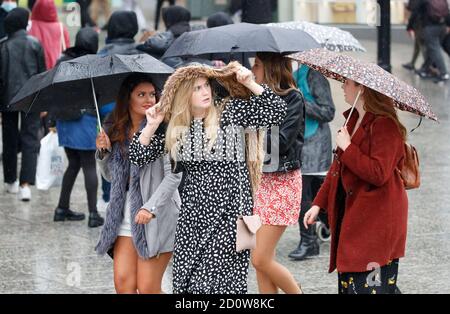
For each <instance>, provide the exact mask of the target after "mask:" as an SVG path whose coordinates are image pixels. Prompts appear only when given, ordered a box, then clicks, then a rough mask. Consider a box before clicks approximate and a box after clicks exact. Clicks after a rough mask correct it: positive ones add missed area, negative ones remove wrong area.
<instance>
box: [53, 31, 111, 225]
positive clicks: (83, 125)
mask: <svg viewBox="0 0 450 314" xmlns="http://www.w3.org/2000/svg"><path fill="white" fill-rule="evenodd" d="M97 50H98V34H97V32H96V31H95V30H94V29H92V28H90V27H86V28H82V29H80V31H79V32H78V33H77V36H76V40H75V46H74V47H71V48H69V49H67V50H66V51H64V54H63V56H62V57H61V58H60V59H59V61H58V63H59V62H62V61H68V60H72V59H74V58H78V57H81V56H84V55H87V54H95V53H96V52H97ZM55 117H56V118H57V122H56V128H57V130H58V140H59V145H60V146H63V147H64V151H65V152H66V155H67V159H68V161H69V165H68V167H67V169H66V172H65V173H64V177H63V181H62V187H61V192H60V195H59V203H58V207H57V208H56V209H55V214H54V218H53V220H54V221H64V220H83V219H84V218H85V216H84V214H83V213H78V212H74V211H72V210H71V209H70V195H71V193H72V189H73V185H74V183H75V179H76V178H77V175H78V172H79V171H80V168H82V169H83V174H84V185H85V188H86V194H87V201H88V208H89V222H88V226H89V227H90V228H94V227H98V226H101V225H103V222H104V220H103V218H102V217H101V216H100V215H99V214H98V212H97V187H98V178H97V169H96V162H95V150H96V146H95V139H96V137H97V117H96V115H95V110H87V111H86V110H75V111H67V110H66V109H65V110H64V112H60V113H55Z"/></svg>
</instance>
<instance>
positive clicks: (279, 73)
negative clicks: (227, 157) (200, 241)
mask: <svg viewBox="0 0 450 314" xmlns="http://www.w3.org/2000/svg"><path fill="white" fill-rule="evenodd" d="M252 71H253V74H254V75H255V80H256V82H257V83H260V84H262V83H264V84H267V85H268V86H269V87H270V88H271V89H272V90H273V91H274V93H276V94H277V95H278V96H280V97H281V98H282V99H283V100H284V101H285V102H286V103H287V114H286V118H284V120H283V122H282V123H281V124H280V126H279V129H278V132H274V131H275V130H269V131H268V132H267V135H266V138H267V141H266V142H267V147H268V152H269V153H268V154H267V155H266V158H265V165H264V167H263V174H262V178H261V184H260V186H259V188H258V190H257V192H256V197H255V208H254V213H255V214H258V215H259V216H260V217H261V221H262V224H263V225H262V227H261V228H260V229H259V230H258V232H257V234H256V248H255V249H254V250H253V251H252V263H253V266H254V267H255V269H256V276H257V279H258V287H259V291H260V293H277V292H278V288H280V289H281V290H283V291H284V292H285V293H301V289H300V287H299V285H298V284H297V282H296V281H295V279H294V277H293V276H292V274H291V273H290V272H289V270H288V269H287V268H286V267H284V266H283V265H281V264H279V263H278V262H276V261H275V248H276V245H277V243H278V241H279V240H280V238H281V236H282V235H283V233H284V231H285V230H286V227H287V226H290V225H295V224H297V221H298V216H299V212H300V203H301V196H302V175H301V171H300V167H301V152H302V146H303V133H304V130H305V121H304V120H305V117H304V108H305V103H304V101H303V96H302V94H301V93H300V91H299V90H298V89H297V86H296V84H295V81H294V79H293V77H292V61H291V60H290V59H288V58H285V57H283V56H282V55H281V54H277V53H257V54H256V58H255V64H254V66H253V68H252Z"/></svg>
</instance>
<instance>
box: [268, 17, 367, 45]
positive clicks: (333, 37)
mask: <svg viewBox="0 0 450 314" xmlns="http://www.w3.org/2000/svg"><path fill="white" fill-rule="evenodd" d="M266 25H267V26H269V27H281V28H286V29H293V30H300V31H304V32H306V33H308V34H309V35H311V36H312V37H313V38H314V39H315V40H316V41H317V42H318V43H319V44H321V45H322V47H324V48H326V49H328V50H331V51H366V49H365V48H364V47H363V46H362V45H361V43H360V42H359V41H358V40H357V39H356V38H355V37H354V36H353V35H352V34H351V33H350V32H347V31H344V30H342V29H340V28H337V27H331V26H325V25H319V24H315V23H310V22H306V21H297V22H295V21H294V22H283V23H270V24H266Z"/></svg>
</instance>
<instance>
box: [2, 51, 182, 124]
mask: <svg viewBox="0 0 450 314" xmlns="http://www.w3.org/2000/svg"><path fill="white" fill-rule="evenodd" d="M133 72H140V73H146V74H148V75H149V76H150V77H151V79H152V81H153V82H154V83H155V85H156V88H157V89H158V90H162V88H163V86H164V82H165V81H166V79H167V78H168V77H169V75H170V74H171V73H172V72H173V69H172V68H171V67H169V66H167V65H166V64H164V63H162V62H160V61H159V60H157V59H155V58H153V57H151V56H149V55H147V54H139V55H111V56H99V55H86V56H82V57H79V58H76V59H72V60H70V61H65V62H61V63H60V64H59V65H58V66H56V67H55V68H53V69H51V70H49V71H47V72H44V73H40V74H37V75H35V76H33V77H31V78H30V79H29V80H28V81H27V82H26V83H25V85H24V86H23V87H22V88H21V89H20V91H19V92H18V93H17V95H16V96H15V97H14V98H13V99H12V100H11V102H10V105H9V109H10V110H16V111H24V112H42V111H55V112H58V111H63V110H74V109H93V108H95V109H96V111H97V119H98V124H99V127H100V128H101V121H100V115H99V110H98V108H99V106H102V105H105V104H108V103H111V102H113V101H115V99H116V96H117V93H118V91H119V88H120V85H121V84H122V82H123V80H124V79H125V78H126V77H127V76H128V75H129V74H130V73H133Z"/></svg>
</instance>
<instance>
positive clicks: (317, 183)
mask: <svg viewBox="0 0 450 314" xmlns="http://www.w3.org/2000/svg"><path fill="white" fill-rule="evenodd" d="M324 180H325V176H310V175H302V203H301V208H300V216H299V217H298V224H299V226H300V236H301V237H305V236H307V234H308V232H307V230H306V228H305V226H304V225H303V218H304V217H305V214H306V212H307V211H308V210H309V209H310V208H311V206H312V202H313V201H314V198H315V197H316V195H317V193H318V192H319V190H320V187H321V186H322V183H323V181H324ZM319 219H320V221H322V222H323V223H325V224H328V219H327V217H326V214H323V213H320V214H319ZM310 229H311V228H310ZM312 229H314V228H312ZM314 236H315V235H314Z"/></svg>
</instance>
